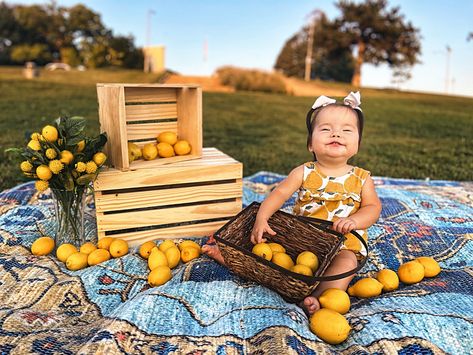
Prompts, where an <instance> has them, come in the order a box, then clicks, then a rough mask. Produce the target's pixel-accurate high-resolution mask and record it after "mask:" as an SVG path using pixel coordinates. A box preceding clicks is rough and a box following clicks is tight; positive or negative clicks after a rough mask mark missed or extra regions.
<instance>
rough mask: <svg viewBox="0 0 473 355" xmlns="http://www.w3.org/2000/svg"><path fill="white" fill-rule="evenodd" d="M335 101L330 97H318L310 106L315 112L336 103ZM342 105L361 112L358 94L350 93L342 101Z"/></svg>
mask: <svg viewBox="0 0 473 355" xmlns="http://www.w3.org/2000/svg"><path fill="white" fill-rule="evenodd" d="M336 102H337V100H335V99H331V98H330V97H327V96H324V95H322V96H319V97H318V98H317V100H315V102H314V104H313V105H312V108H313V109H314V110H315V109H317V108H319V107H324V106H327V105H330V104H334V103H336ZM343 104H344V105H347V106H350V107H351V108H352V109H354V110H359V111H360V112H362V111H361V108H360V107H359V106H360V105H361V97H360V92H359V91H357V92H353V91H352V92H350V93H349V94H348V95H347V97H345V98H344V99H343Z"/></svg>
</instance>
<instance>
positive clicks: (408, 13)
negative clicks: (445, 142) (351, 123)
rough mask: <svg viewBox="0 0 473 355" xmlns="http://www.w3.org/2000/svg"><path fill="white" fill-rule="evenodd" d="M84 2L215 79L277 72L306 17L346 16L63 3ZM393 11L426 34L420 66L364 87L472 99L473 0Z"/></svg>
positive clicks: (190, 2)
mask: <svg viewBox="0 0 473 355" xmlns="http://www.w3.org/2000/svg"><path fill="white" fill-rule="evenodd" d="M6 2H7V3H9V4H12V3H16V4H18V3H21V4H32V3H44V1H41V0H39V1H38V0H17V1H6ZM78 2H81V3H83V4H85V5H86V6H88V7H89V8H91V9H93V10H94V11H96V12H98V13H99V14H101V16H102V21H103V23H104V24H105V26H107V27H108V28H111V29H112V30H113V32H114V34H120V35H132V36H133V37H134V38H135V44H136V45H137V46H144V45H147V44H148V42H149V44H151V45H164V46H165V48H166V49H165V51H166V54H165V58H166V59H165V61H166V63H165V65H166V68H168V69H171V70H174V71H177V72H179V73H181V74H183V75H211V74H212V73H213V72H214V71H215V69H217V68H219V67H221V66H224V65H233V66H237V67H242V68H254V69H262V70H267V71H271V70H272V68H273V66H274V63H275V61H276V58H277V56H278V54H279V52H280V51H281V49H282V47H283V45H284V43H285V42H286V40H287V39H288V38H290V37H291V36H292V35H293V34H295V33H296V32H298V31H299V30H300V29H301V28H302V26H304V24H306V23H307V21H308V14H310V13H311V12H312V11H313V10H315V9H319V10H321V11H323V12H325V14H326V15H327V17H328V18H330V19H334V18H335V17H337V16H339V15H340V13H339V10H338V9H337V8H336V7H335V5H334V3H335V1H334V0H312V1H309V0H233V1H230V0H226V1H225V0H154V1H153V0H135V1H129V0H83V1H76V0H58V1H57V3H58V4H59V5H63V6H71V5H74V4H76V3H78ZM394 6H399V7H400V9H401V13H402V14H403V15H404V16H405V19H406V20H407V21H411V22H412V23H413V25H414V26H415V27H417V28H419V29H420V34H421V45H422V54H421V56H420V57H419V59H420V61H421V63H419V64H416V65H415V67H414V68H413V70H412V71H411V74H412V78H411V79H410V80H409V81H407V82H405V83H403V84H401V85H400V86H397V85H395V84H393V83H392V82H391V80H392V70H391V69H390V68H388V66H387V65H380V66H374V65H370V64H364V65H363V66H362V80H361V84H362V86H365V87H376V88H389V87H397V88H400V89H402V90H411V91H424V92H433V93H439V94H446V93H447V94H450V95H462V96H473V70H472V68H471V64H472V63H473V40H470V41H467V37H468V34H469V33H470V32H473V22H472V21H471V18H472V15H473V1H472V0H454V1H451V0H388V7H389V8H391V7H394ZM150 11H152V13H151V14H150ZM148 24H149V25H148ZM148 38H149V40H148ZM315 41H317V39H316V38H315ZM447 46H449V47H450V48H451V52H450V53H449V54H448V52H447ZM204 48H207V50H206V53H207V54H206V55H205V54H204V53H205V50H204Z"/></svg>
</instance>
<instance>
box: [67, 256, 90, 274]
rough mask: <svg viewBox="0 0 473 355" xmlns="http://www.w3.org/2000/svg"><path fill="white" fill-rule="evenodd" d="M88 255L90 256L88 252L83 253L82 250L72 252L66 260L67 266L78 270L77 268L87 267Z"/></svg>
mask: <svg viewBox="0 0 473 355" xmlns="http://www.w3.org/2000/svg"><path fill="white" fill-rule="evenodd" d="M88 257H89V256H88V255H87V254H84V253H81V252H77V253H74V254H71V255H69V257H68V258H67V260H66V267H67V268H68V269H69V270H72V271H77V270H80V269H83V268H85V267H87V265H88V264H87V258H88Z"/></svg>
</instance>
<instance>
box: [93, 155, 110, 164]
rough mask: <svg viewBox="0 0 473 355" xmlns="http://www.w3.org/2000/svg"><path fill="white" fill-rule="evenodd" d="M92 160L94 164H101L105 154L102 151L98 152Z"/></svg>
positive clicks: (105, 158) (105, 157)
mask: <svg viewBox="0 0 473 355" xmlns="http://www.w3.org/2000/svg"><path fill="white" fill-rule="evenodd" d="M92 160H93V161H94V163H95V164H97V166H102V165H103V163H105V161H106V160H107V156H106V155H105V154H104V153H102V152H98V153H95V154H94V156H93V157H92Z"/></svg>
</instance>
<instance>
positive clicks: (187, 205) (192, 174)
mask: <svg viewBox="0 0 473 355" xmlns="http://www.w3.org/2000/svg"><path fill="white" fill-rule="evenodd" d="M242 170H243V166H242V164H241V163H240V162H238V161H236V160H235V159H233V158H231V157H229V156H228V155H225V154H224V153H222V152H220V151H219V150H217V149H215V148H204V149H203V156H202V158H201V159H195V160H189V161H184V162H179V163H175V164H168V165H162V166H160V167H159V168H158V169H140V170H130V171H120V170H117V169H112V168H109V169H105V170H104V171H101V172H100V174H99V175H98V177H97V179H96V180H95V182H94V189H95V206H96V212H97V231H98V237H99V239H100V238H103V237H105V236H112V237H116V238H122V239H124V240H126V241H128V243H129V244H130V245H138V244H142V243H143V242H145V241H148V240H155V239H166V238H176V237H184V236H205V235H210V234H212V233H213V232H215V231H216V230H217V229H218V228H220V227H221V226H222V225H224V224H225V223H226V222H227V221H228V220H229V219H230V218H231V217H233V216H234V215H236V214H237V213H238V212H240V211H241V207H242V205H241V203H242V200H241V198H242V175H243V171H242Z"/></svg>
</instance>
